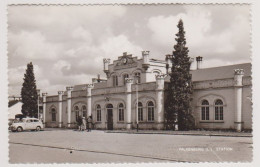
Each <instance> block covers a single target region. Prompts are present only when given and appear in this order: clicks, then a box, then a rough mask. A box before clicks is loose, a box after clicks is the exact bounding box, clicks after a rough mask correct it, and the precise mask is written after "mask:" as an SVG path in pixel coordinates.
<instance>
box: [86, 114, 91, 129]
mask: <svg viewBox="0 0 260 167" xmlns="http://www.w3.org/2000/svg"><path fill="white" fill-rule="evenodd" d="M87 124H88V132H91V129H92V116H89V117H88V119H87Z"/></svg>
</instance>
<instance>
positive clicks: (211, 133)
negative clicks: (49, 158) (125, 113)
mask: <svg viewBox="0 0 260 167" xmlns="http://www.w3.org/2000/svg"><path fill="white" fill-rule="evenodd" d="M44 130H45V131H57V130H72V129H65V128H45V129H44ZM101 131H102V130H101ZM103 131H104V132H105V133H128V134H164V135H195V136H225V137H253V135H252V133H251V132H235V131H209V130H190V131H170V130H138V131H137V130H136V129H134V130H103Z"/></svg>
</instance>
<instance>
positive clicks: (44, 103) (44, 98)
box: [42, 93, 47, 127]
mask: <svg viewBox="0 0 260 167" xmlns="http://www.w3.org/2000/svg"><path fill="white" fill-rule="evenodd" d="M46 96H47V93H42V103H43V127H45V126H46Z"/></svg>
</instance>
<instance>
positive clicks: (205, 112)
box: [201, 100, 209, 120]
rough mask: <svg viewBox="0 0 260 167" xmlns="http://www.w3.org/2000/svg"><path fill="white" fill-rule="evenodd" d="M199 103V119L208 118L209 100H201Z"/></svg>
mask: <svg viewBox="0 0 260 167" xmlns="http://www.w3.org/2000/svg"><path fill="white" fill-rule="evenodd" d="M201 105H202V106H201V120H209V102H208V101H207V100H203V101H202V103H201Z"/></svg>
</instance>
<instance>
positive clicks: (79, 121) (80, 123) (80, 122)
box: [77, 116, 82, 131]
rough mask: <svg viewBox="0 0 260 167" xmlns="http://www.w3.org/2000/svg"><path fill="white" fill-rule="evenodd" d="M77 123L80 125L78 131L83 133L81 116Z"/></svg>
mask: <svg viewBox="0 0 260 167" xmlns="http://www.w3.org/2000/svg"><path fill="white" fill-rule="evenodd" d="M77 123H78V128H79V129H78V130H79V131H81V126H82V118H81V116H78V119H77Z"/></svg>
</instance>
